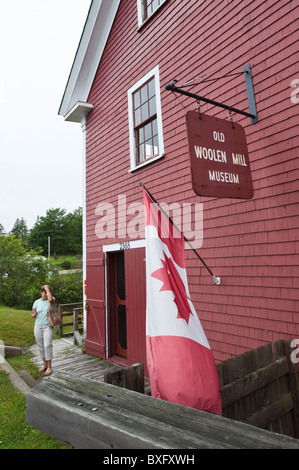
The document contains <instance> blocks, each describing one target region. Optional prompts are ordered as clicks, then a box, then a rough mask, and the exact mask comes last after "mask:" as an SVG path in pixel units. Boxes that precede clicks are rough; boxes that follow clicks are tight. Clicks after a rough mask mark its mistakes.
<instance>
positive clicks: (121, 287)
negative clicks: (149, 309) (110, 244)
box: [116, 252, 126, 300]
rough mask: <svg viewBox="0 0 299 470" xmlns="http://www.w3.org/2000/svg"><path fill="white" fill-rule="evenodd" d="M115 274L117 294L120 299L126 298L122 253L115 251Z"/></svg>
mask: <svg viewBox="0 0 299 470" xmlns="http://www.w3.org/2000/svg"><path fill="white" fill-rule="evenodd" d="M116 276H117V295H118V297H119V298H120V299H121V300H125V299H126V288H125V259H124V254H123V253H122V252H121V253H117V255H116Z"/></svg>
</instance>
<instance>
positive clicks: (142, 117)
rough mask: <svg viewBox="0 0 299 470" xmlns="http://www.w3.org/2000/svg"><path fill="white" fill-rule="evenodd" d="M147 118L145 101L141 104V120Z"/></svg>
mask: <svg viewBox="0 0 299 470" xmlns="http://www.w3.org/2000/svg"><path fill="white" fill-rule="evenodd" d="M148 118H149V114H148V103H147V102H146V103H145V104H143V105H142V106H141V121H142V122H143V121H146V120H147V119H148Z"/></svg>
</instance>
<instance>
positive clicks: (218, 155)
mask: <svg viewBox="0 0 299 470" xmlns="http://www.w3.org/2000/svg"><path fill="white" fill-rule="evenodd" d="M186 123H187V134H188V142H189V156H190V163H191V174H192V185H193V190H194V192H195V193H196V194H197V195H198V196H209V197H218V198H235V199H251V198H252V197H253V186H252V179H251V171H250V164H249V158H248V150H247V143H246V135H245V131H244V129H243V127H242V126H241V125H240V124H237V123H233V124H232V123H231V122H230V121H227V120H224V119H218V118H216V117H213V116H208V115H206V114H201V115H200V116H199V113H198V111H189V112H188V113H187V115H186Z"/></svg>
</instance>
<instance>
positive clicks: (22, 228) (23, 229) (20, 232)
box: [10, 217, 28, 243]
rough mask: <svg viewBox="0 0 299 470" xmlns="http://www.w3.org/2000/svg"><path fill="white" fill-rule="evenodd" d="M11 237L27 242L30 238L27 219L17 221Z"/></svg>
mask: <svg viewBox="0 0 299 470" xmlns="http://www.w3.org/2000/svg"><path fill="white" fill-rule="evenodd" d="M10 235H15V236H16V237H17V238H20V239H21V240H22V241H23V243H25V242H26V240H27V237H28V228H27V224H26V221H25V219H24V218H23V217H22V218H21V220H20V219H17V220H16V221H15V224H14V226H13V228H12V230H11V232H10Z"/></svg>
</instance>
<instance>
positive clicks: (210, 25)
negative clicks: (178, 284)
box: [86, 0, 299, 361]
mask: <svg viewBox="0 0 299 470" xmlns="http://www.w3.org/2000/svg"><path fill="white" fill-rule="evenodd" d="M298 14H299V5H298V4H297V3H296V2H289V1H288V0H279V1H274V2H264V1H262V0H254V1H252V2H245V1H244V0H236V1H234V2H225V3H224V2H223V1H221V0H214V1H211V2H198V1H197V0H195V1H193V0H182V1H180V2H176V1H169V2H166V3H165V5H164V6H163V7H162V8H161V9H160V11H159V12H158V13H157V14H156V15H155V16H154V17H153V18H152V19H151V20H150V21H149V22H148V23H147V24H146V25H145V26H144V27H143V28H141V29H140V30H139V31H138V24H137V9H136V2H135V1H133V2H128V1H121V3H120V6H119V10H118V12H117V15H116V18H115V22H114V24H113V27H112V30H111V33H110V36H109V39H108V41H107V44H106V48H105V51H104V53H103V56H102V59H101V63H100V66H99V69H98V72H97V74H96V77H95V80H94V83H93V86H92V89H91V91H90V95H89V97H88V101H89V102H90V103H92V104H93V105H94V109H93V111H92V112H91V113H90V115H89V117H88V120H87V148H86V164H87V181H86V199H87V252H89V251H95V250H97V249H101V245H102V244H108V243H114V242H115V241H119V239H118V238H117V230H118V220H117V218H118V215H119V214H118V195H119V194H123V195H126V200H127V206H128V205H129V204H130V203H132V202H142V191H141V189H140V187H139V181H142V182H143V183H144V184H145V185H146V186H147V187H148V188H149V190H150V191H151V192H152V194H153V195H154V196H155V197H156V199H158V200H159V201H165V202H167V203H169V204H170V203H172V202H178V203H179V204H181V205H182V204H183V203H184V202H185V203H187V202H188V203H190V204H191V205H192V210H194V204H195V203H203V208H204V209H203V210H204V233H203V236H204V240H203V245H202V247H201V248H200V250H199V251H200V254H201V256H202V257H203V258H204V259H205V261H206V262H207V264H208V265H209V266H210V267H211V268H212V270H213V272H214V273H215V274H216V275H217V276H220V277H221V280H222V283H221V286H216V285H215V284H214V282H213V281H212V280H211V278H210V276H209V275H208V273H207V272H206V270H205V269H204V268H203V267H202V265H201V264H200V262H199V261H198V260H197V259H196V257H195V255H194V254H193V253H192V252H191V251H187V252H186V264H187V269H188V278H189V287H190V292H191V296H192V300H193V302H194V305H195V308H196V310H197V312H198V314H199V316H200V319H201V321H202V324H203V326H204V329H205V332H206V334H207V336H208V339H209V342H210V345H211V347H212V349H213V351H214V354H215V358H216V360H217V361H222V360H225V359H227V358H229V357H231V356H234V355H237V354H240V353H242V352H244V351H246V350H248V349H251V348H255V347H257V346H260V345H262V344H264V343H265V342H268V341H270V342H272V341H275V340H277V339H279V338H281V337H299V322H298V295H297V291H298V286H299V278H298V254H297V253H298V238H299V237H298V234H299V231H298V229H299V217H298V212H299V207H298V206H299V196H298V195H299V192H298V187H299V183H298V173H299V165H298V155H297V148H298V144H299V137H298V132H297V129H298V124H299V116H298V109H299V104H294V103H292V101H291V99H290V98H291V92H292V90H293V89H292V88H291V82H292V80H294V79H295V78H298V79H299V75H298V70H297V57H296V54H297V43H298ZM157 64H158V65H159V71H160V82H161V83H160V84H161V98H162V119H163V133H164V147H165V157H164V159H162V160H159V161H157V162H155V163H153V164H152V165H149V166H147V167H144V168H142V169H140V170H138V171H136V172H133V173H129V168H130V158H129V133H128V104H127V90H128V89H129V88H130V87H131V86H132V85H133V84H134V83H136V82H137V81H138V80H139V79H140V78H141V77H142V76H144V75H145V74H146V73H147V72H148V71H149V70H151V69H152V68H153V67H154V66H156V65H157ZM246 64H250V65H251V68H252V75H253V85H254V91H255V99H256V105H257V112H258V118H259V121H258V123H257V124H254V125H251V122H250V119H248V118H245V117H241V116H239V115H235V116H234V120H235V122H239V123H240V124H241V125H242V126H243V127H244V128H245V132H246V136H247V143H248V150H249V159H250V164H251V170H252V177H253V185H254V191H255V193H254V198H253V199H252V200H249V201H240V200H228V199H213V198H200V197H196V196H195V195H194V193H193V190H192V186H191V176H190V168H189V157H188V145H187V139H186V130H185V114H186V112H187V111H189V110H191V109H195V107H196V103H195V102H194V101H192V100H189V99H185V98H183V97H181V96H179V97H175V96H174V95H173V94H172V93H170V92H167V91H166V90H165V89H164V85H165V84H166V83H168V82H170V81H171V80H172V79H174V78H176V79H178V80H179V84H182V83H183V82H186V81H188V80H190V79H192V78H194V77H196V76H202V75H204V76H205V77H206V78H219V79H218V80H216V81H214V82H205V83H201V84H199V85H197V86H196V87H194V89H192V91H194V92H198V93H199V94H202V95H203V96H207V97H209V98H211V99H216V100H217V101H220V102H224V103H226V104H229V105H231V106H235V107H236V108H240V109H243V110H247V111H248V102H247V95H246V87H245V81H244V76H243V68H244V66H245V65H246ZM232 73H233V74H239V75H234V76H227V77H226V78H221V77H224V76H225V75H228V74H232ZM201 111H202V112H205V113H207V114H210V115H214V116H217V117H219V118H226V117H227V112H226V111H224V110H221V109H220V108H216V107H212V106H211V105H208V104H204V105H203V106H202V109H201ZM101 202H109V203H110V204H112V205H113V207H114V208H115V217H116V224H115V229H116V233H115V237H112V238H108V239H105V240H99V239H98V238H97V237H96V234H95V225H96V223H97V221H98V220H99V218H100V217H99V215H97V214H96V212H95V211H96V207H97V205H98V204H99V203H101ZM121 216H122V217H123V216H124V214H121ZM131 218H132V216H131ZM129 219H130V217H128V220H129Z"/></svg>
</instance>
